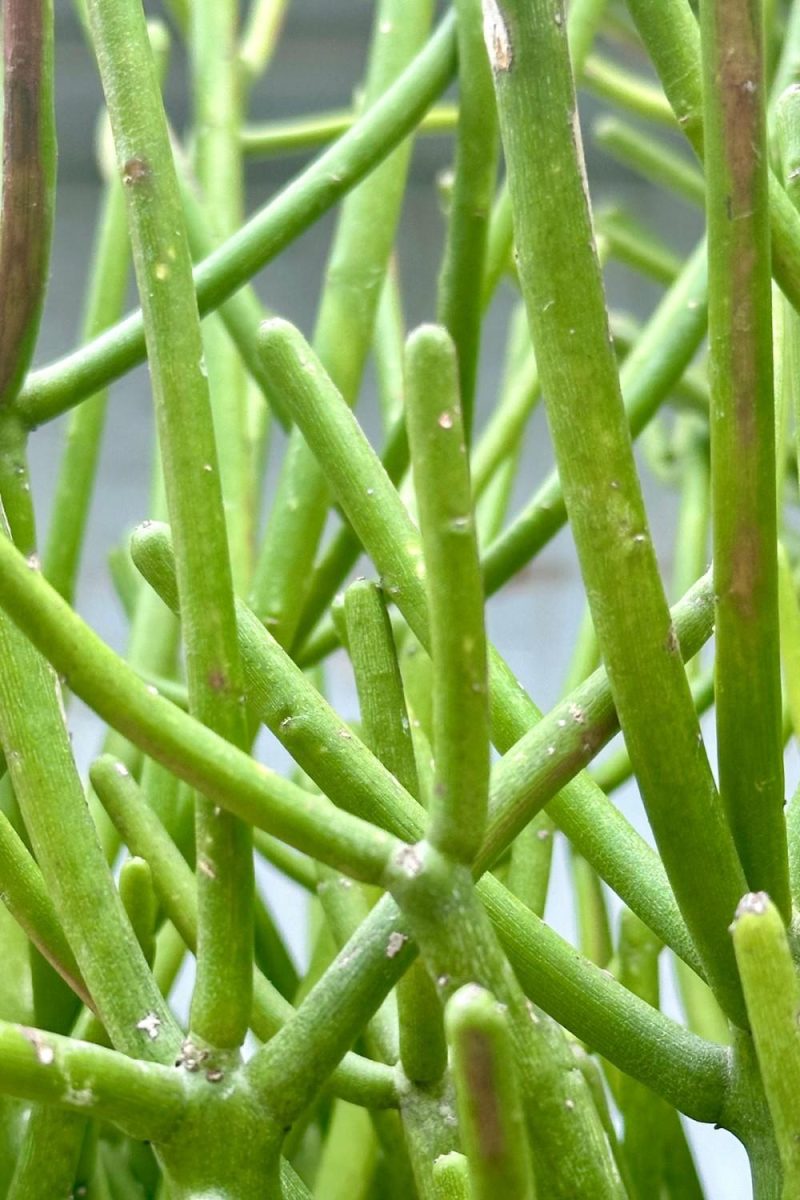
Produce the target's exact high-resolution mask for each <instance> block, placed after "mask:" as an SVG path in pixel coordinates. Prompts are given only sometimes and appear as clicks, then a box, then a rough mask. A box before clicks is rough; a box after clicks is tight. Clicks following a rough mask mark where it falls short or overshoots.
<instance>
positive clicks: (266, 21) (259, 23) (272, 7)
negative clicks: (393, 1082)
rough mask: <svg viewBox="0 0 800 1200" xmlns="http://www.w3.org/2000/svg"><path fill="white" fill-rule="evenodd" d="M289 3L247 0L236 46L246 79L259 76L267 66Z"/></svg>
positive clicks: (254, 78) (287, 1)
mask: <svg viewBox="0 0 800 1200" xmlns="http://www.w3.org/2000/svg"><path fill="white" fill-rule="evenodd" d="M288 7H289V0H250V11H249V12H248V14H247V23H246V25H245V28H244V30H243V31H242V38H241V43H240V46H239V63H240V65H241V67H242V69H243V70H244V73H245V76H246V78H247V80H248V82H252V81H253V80H256V79H258V78H259V77H260V76H261V75H263V74H264V72H265V71H266V69H267V67H268V66H269V62H270V59H271V58H272V55H273V54H274V52H275V47H276V45H277V42H278V38H279V37H280V33H281V29H282V27H283V21H284V18H285V16H286V11H287V9H288Z"/></svg>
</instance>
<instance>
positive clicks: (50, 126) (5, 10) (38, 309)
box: [0, 0, 56, 410]
mask: <svg viewBox="0 0 800 1200" xmlns="http://www.w3.org/2000/svg"><path fill="white" fill-rule="evenodd" d="M2 28H3V169H2V181H3V183H2V197H1V198H0V410H2V409H4V408H7V407H8V406H9V404H11V403H13V401H14V398H15V396H16V393H17V391H18V390H19V387H20V384H21V383H22V379H23V377H24V375H25V372H26V371H27V369H28V365H29V363H30V360H31V357H32V355H33V347H34V344H35V342H36V335H37V333H38V331H39V320H40V318H41V314H42V307H43V305H44V294H45V287H46V284H47V269H48V264H49V261H50V241H51V235H52V226H53V205H54V195H55V177H56V131H55V109H54V95H53V6H52V0H3V7H2Z"/></svg>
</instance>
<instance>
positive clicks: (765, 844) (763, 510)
mask: <svg viewBox="0 0 800 1200" xmlns="http://www.w3.org/2000/svg"><path fill="white" fill-rule="evenodd" d="M701 17H702V29H701V32H702V49H703V67H704V83H705V86H704V109H705V114H704V115H705V157H706V163H707V167H708V170H707V175H706V178H707V184H706V187H707V192H706V195H707V217H708V239H709V247H708V250H709V255H708V261H709V314H708V319H709V339H710V357H711V362H710V365H711V499H712V530H713V543H714V591H715V595H716V713H717V742H718V756H719V781H720V793H721V796H722V800H723V803H724V805H725V809H726V811H727V814H728V820H729V822H730V826H731V829H732V831H733V836H734V840H735V842H736V847H737V850H738V852H739V857H740V858H741V860H742V864H743V866H744V870H745V875H746V877H747V881H748V884H749V886H750V888H751V889H752V890H762V889H763V890H764V891H768V892H769V893H770V895H771V896H772V898H773V900H774V902H775V903H776V904H777V906H778V908H779V909H780V910H781V912H782V913H783V915H784V917H785V918H786V919H787V920H788V917H789V914H790V910H791V901H790V898H789V871H788V858H787V852H786V827H785V823H784V820H783V748H782V747H783V739H782V736H781V685H780V636H779V628H778V566H777V528H776V507H775V407H774V397H773V377H772V303H771V301H772V297H771V286H770V283H771V271H770V233H769V209H768V193H767V172H768V158H767V143H766V123H765V115H764V108H765V98H764V63H763V29H762V11H761V4H760V0H703V4H702V5H701Z"/></svg>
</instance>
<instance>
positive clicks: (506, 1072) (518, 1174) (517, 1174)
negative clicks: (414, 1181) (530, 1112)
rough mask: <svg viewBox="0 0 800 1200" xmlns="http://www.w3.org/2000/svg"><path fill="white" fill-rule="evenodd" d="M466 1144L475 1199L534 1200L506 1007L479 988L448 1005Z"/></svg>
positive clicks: (469, 987) (468, 989)
mask: <svg viewBox="0 0 800 1200" xmlns="http://www.w3.org/2000/svg"><path fill="white" fill-rule="evenodd" d="M446 1021H447V1039H448V1042H449V1043H450V1046H451V1048H452V1053H453V1075H454V1078H455V1084H456V1096H457V1098H458V1111H459V1122H460V1130H461V1139H462V1144H463V1146H464V1148H465V1151H466V1154H467V1158H468V1160H469V1164H470V1178H471V1181H472V1195H473V1196H474V1197H475V1200H495V1198H496V1197H497V1196H498V1195H500V1196H515V1197H519V1200H534V1195H535V1191H534V1183H533V1172H532V1170H531V1160H530V1153H529V1150H528V1145H527V1139H526V1137H525V1117H524V1112H523V1107H522V1100H521V1097H520V1081H519V1079H518V1077H517V1066H516V1063H515V1061H514V1050H513V1047H512V1042H511V1036H510V1033H509V1028H508V1018H507V1016H506V1012H505V1009H504V1008H503V1007H502V1006H501V1005H499V1004H498V1003H497V1001H496V1000H495V999H494V997H493V996H492V995H491V993H489V992H487V991H485V990H484V989H483V988H480V987H477V986H476V985H474V984H467V986H466V987H463V988H461V990H460V991H458V992H456V993H455V995H454V996H452V997H451V999H450V1000H449V1001H448V1003H447V1012H446Z"/></svg>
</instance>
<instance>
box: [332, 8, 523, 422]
mask: <svg viewBox="0 0 800 1200" xmlns="http://www.w3.org/2000/svg"><path fill="white" fill-rule="evenodd" d="M454 7H455V12H456V17H457V20H458V82H459V114H458V131H457V134H456V152H455V178H454V182H453V193H452V196H451V199H450V213H449V218H448V224H447V238H446V242H445V250H444V260H443V262H442V268H441V273H440V275H439V296H438V302H437V320H438V321H439V323H440V324H442V325H444V327H445V328H446V329H447V332H448V333H449V334H450V336H451V338H452V339H453V343H454V345H455V348H456V356H457V359H458V378H459V386H460V393H461V410H462V415H463V416H462V419H463V422H464V432H465V436H466V438H467V440H468V441H469V438H470V436H471V432H472V416H473V411H474V408H475V388H476V384H477V372H478V352H479V348H480V332H481V315H482V308H483V298H482V295H481V289H480V288H478V287H476V286H475V284H476V280H478V279H482V278H483V274H484V268H485V262H486V247H487V237H488V231H489V215H490V210H491V206H492V197H493V195H494V189H495V180H496V176H497V160H498V155H499V149H500V139H499V135H498V129H497V113H496V110H495V103H494V91H493V88H492V75H491V71H490V70H489V63H488V61H487V57H486V47H485V45H484V42H483V31H482V16H481V3H480V0H455V6H454ZM334 381H335V377H334Z"/></svg>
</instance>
